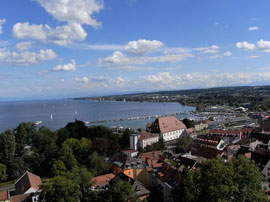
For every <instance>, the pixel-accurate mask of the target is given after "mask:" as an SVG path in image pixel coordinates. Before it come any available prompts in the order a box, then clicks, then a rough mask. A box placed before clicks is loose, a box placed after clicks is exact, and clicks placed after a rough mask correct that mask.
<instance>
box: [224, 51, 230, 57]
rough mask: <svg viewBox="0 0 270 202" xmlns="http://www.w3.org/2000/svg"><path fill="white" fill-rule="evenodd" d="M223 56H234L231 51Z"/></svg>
mask: <svg viewBox="0 0 270 202" xmlns="http://www.w3.org/2000/svg"><path fill="white" fill-rule="evenodd" d="M223 55H224V56H227V57H229V56H231V55H232V53H231V52H230V51H227V52H225V53H223Z"/></svg>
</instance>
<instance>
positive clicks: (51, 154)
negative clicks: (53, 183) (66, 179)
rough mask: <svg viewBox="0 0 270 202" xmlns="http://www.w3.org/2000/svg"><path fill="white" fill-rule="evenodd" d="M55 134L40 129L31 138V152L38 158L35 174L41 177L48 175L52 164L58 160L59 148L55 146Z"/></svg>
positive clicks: (47, 129)
mask: <svg viewBox="0 0 270 202" xmlns="http://www.w3.org/2000/svg"><path fill="white" fill-rule="evenodd" d="M56 138H57V136H56V134H55V133H54V132H52V131H51V130H50V129H49V128H45V127H42V128H40V129H39V130H38V131H37V133H36V136H35V137H33V151H34V153H35V154H38V156H39V159H38V160H39V161H40V162H39V164H40V166H39V170H38V172H37V174H39V175H41V176H46V175H48V171H50V170H51V168H52V165H53V162H54V161H55V160H56V159H58V151H59V148H58V147H57V145H56Z"/></svg>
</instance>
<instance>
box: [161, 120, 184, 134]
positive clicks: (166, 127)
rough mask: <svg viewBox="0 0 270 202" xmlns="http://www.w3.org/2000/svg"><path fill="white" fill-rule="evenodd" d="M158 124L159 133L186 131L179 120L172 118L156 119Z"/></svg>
mask: <svg viewBox="0 0 270 202" xmlns="http://www.w3.org/2000/svg"><path fill="white" fill-rule="evenodd" d="M158 123H159V130H160V132H161V133H167V132H171V131H176V130H181V129H187V127H186V126H185V124H183V123H182V122H181V121H180V120H179V119H177V118H176V117H174V116H167V117H160V118H158Z"/></svg>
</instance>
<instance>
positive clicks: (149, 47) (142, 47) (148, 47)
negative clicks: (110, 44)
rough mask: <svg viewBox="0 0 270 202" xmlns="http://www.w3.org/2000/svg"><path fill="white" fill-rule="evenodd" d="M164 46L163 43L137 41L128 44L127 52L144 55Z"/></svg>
mask: <svg viewBox="0 0 270 202" xmlns="http://www.w3.org/2000/svg"><path fill="white" fill-rule="evenodd" d="M162 46H163V43H162V42H161V41H157V40H152V41H149V40H145V39H139V40H137V41H130V42H128V44H127V45H126V46H125V51H126V52H127V53H130V54H135V55H144V54H146V53H148V52H151V51H153V50H155V49H157V48H160V47H162Z"/></svg>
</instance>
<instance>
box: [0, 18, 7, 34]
mask: <svg viewBox="0 0 270 202" xmlns="http://www.w3.org/2000/svg"><path fill="white" fill-rule="evenodd" d="M5 23H6V19H5V18H3V19H0V34H2V33H3V24H5Z"/></svg>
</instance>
